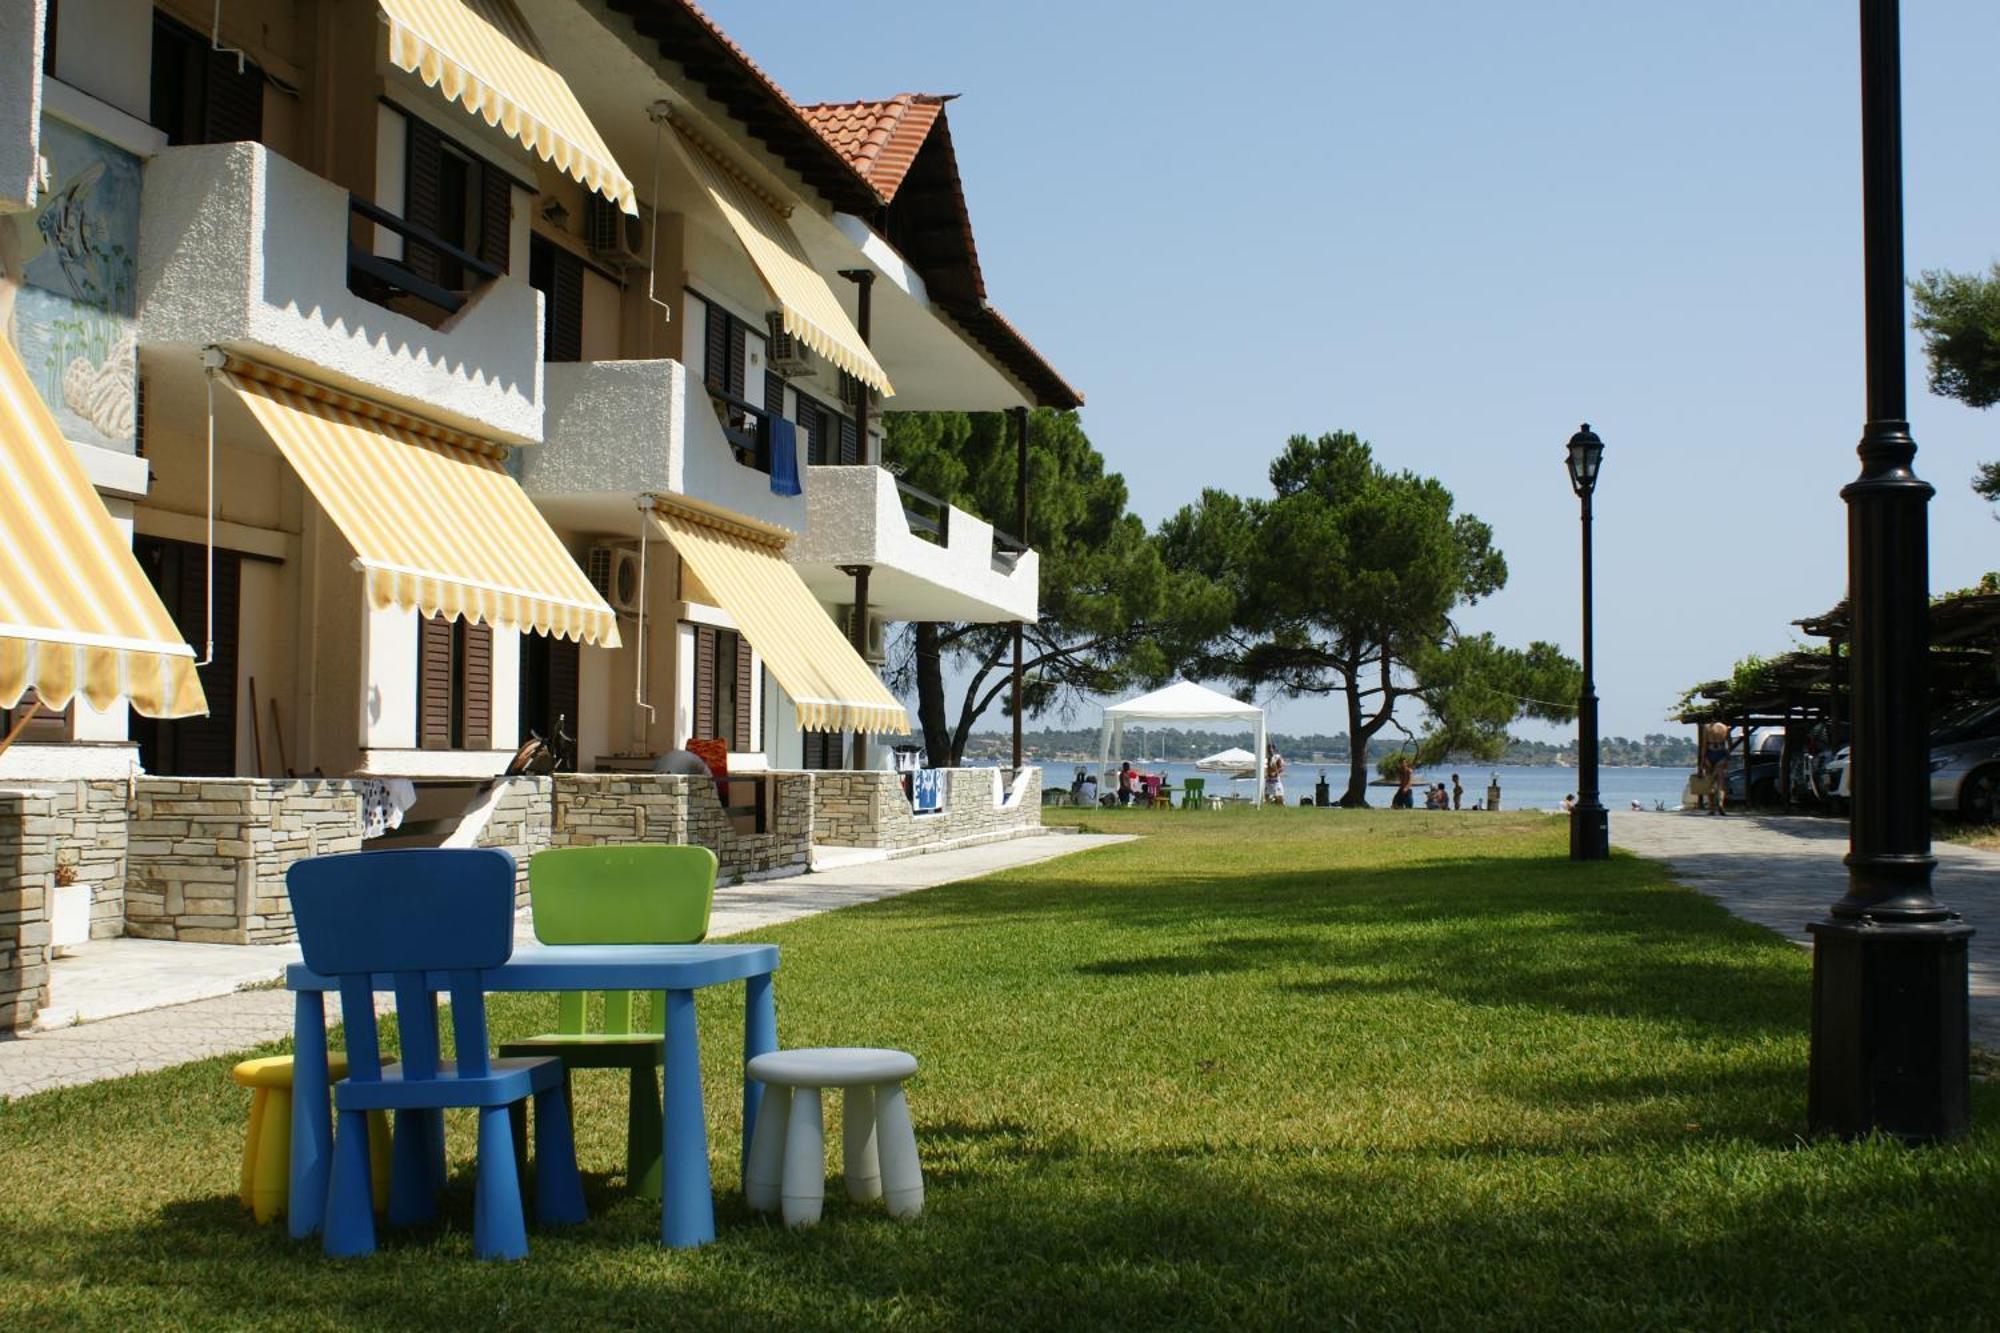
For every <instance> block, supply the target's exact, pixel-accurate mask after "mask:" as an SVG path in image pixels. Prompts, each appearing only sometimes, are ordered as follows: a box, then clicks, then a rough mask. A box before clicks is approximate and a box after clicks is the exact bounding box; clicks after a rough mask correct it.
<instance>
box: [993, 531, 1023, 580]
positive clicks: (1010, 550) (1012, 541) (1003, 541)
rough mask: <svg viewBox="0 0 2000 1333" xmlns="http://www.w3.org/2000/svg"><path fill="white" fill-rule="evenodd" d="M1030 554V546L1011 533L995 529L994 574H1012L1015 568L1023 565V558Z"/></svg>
mask: <svg viewBox="0 0 2000 1333" xmlns="http://www.w3.org/2000/svg"><path fill="white" fill-rule="evenodd" d="M1027 553H1028V544H1027V543H1026V542H1024V541H1022V540H1021V539H1020V538H1019V537H1016V536H1015V535H1014V534H1012V533H1011V532H1002V531H1000V529H998V528H995V529H993V572H994V573H995V574H1012V573H1013V572H1014V567H1015V566H1016V565H1018V564H1020V563H1021V557H1022V556H1024V555H1026V554H1027Z"/></svg>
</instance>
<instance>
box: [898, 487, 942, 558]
mask: <svg viewBox="0 0 2000 1333" xmlns="http://www.w3.org/2000/svg"><path fill="white" fill-rule="evenodd" d="M896 492H897V494H899V495H901V496H902V498H903V521H904V522H905V523H907V524H909V527H910V531H911V532H912V533H913V534H915V535H916V536H918V537H921V538H922V539H923V540H925V541H927V542H933V543H935V544H936V545H939V546H949V545H951V506H950V505H948V504H946V503H945V502H944V501H943V500H940V499H938V498H937V497H936V496H935V495H932V494H931V493H930V492H929V491H923V490H918V489H917V488H916V487H915V486H912V485H910V483H909V482H907V481H904V480H903V479H902V478H901V477H898V478H896Z"/></svg>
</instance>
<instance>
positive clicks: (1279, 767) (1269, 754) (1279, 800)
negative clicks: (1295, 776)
mask: <svg viewBox="0 0 2000 1333" xmlns="http://www.w3.org/2000/svg"><path fill="white" fill-rule="evenodd" d="M1264 799H1265V801H1267V802H1269V803H1270V804H1272V805H1283V804H1284V803H1285V756H1283V755H1281V754H1279V753H1278V747H1277V746H1276V745H1271V744H1266V745H1265V746H1264Z"/></svg>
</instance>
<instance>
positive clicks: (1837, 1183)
mask: <svg viewBox="0 0 2000 1333" xmlns="http://www.w3.org/2000/svg"><path fill="white" fill-rule="evenodd" d="M1063 813H1064V816H1065V818H1070V817H1074V818H1075V819H1077V820H1078V821H1079V822H1082V823H1084V824H1086V825H1089V826H1093V827H1098V828H1105V829H1112V830H1116V831H1139V832H1144V833H1145V834H1146V835H1147V836H1146V838H1145V839H1144V840H1143V841H1140V842H1135V843H1128V844H1124V845H1121V846H1117V847H1111V848H1106V849H1103V850H1099V851H1094V852H1089V853H1085V854H1082V855H1078V856H1073V857H1069V858H1065V859H1063V860H1059V861H1054V862H1049V863H1045V864H1042V865H1038V866H1033V867H1028V868H1024V869H1021V870H1018V871H1014V872H1011V873H1008V874H1005V875H1001V876H997V877H994V878H991V879H987V880H983V881H979V882H975V883H969V884H962V885H956V886H952V887H948V888H944V889H937V890H932V891H929V892H926V893H921V894H916V895H912V896H909V897H905V898H900V899H895V900H891V901H888V902H884V903H879V904H874V905H871V906H868V907H863V908H857V909H852V910H849V911H844V912H839V913H835V914H832V915H829V916H823V917H819V918H815V919H812V920H808V921H803V922H799V923H795V924H793V925H790V926H787V927H783V928H781V929H777V930H772V931H769V932H766V933H764V934H763V936H762V937H765V938H770V939H772V940H775V941H777V942H778V943H780V944H782V945H783V946H784V950H785V955H784V956H785V965H784V970H783V971H782V972H781V973H780V974H779V981H778V1003H779V1022H780V1031H781V1033H782V1034H783V1037H784V1040H785V1042H786V1043H787V1044H788V1045H806V1044H818V1043H832V1042H841V1041H865V1042H873V1043H880V1044H886V1045H896V1046H902V1047H905V1048H908V1049H910V1050H913V1051H915V1052H917V1053H918V1055H919V1056H920V1057H921V1059H922V1060H923V1072H922V1073H921V1075H920V1076H919V1077H918V1079H917V1080H916V1081H915V1082H914V1083H913V1084H912V1086H911V1103H912V1108H913V1110H914V1113H915V1116H916V1120H917V1129H918V1137H919V1142H920V1145H921V1147H922V1150H923V1153H924V1160H925V1168H926V1172H927V1183H928V1187H929V1195H928V1200H927V1210H926V1212H925V1214H924V1216H923V1217H922V1218H921V1219H919V1220H918V1221H916V1222H915V1223H912V1224H908V1225H897V1224H894V1223H890V1222H888V1221H887V1220H886V1219H885V1218H883V1217H882V1216H881V1215H880V1214H879V1213H878V1212H876V1211H873V1210H871V1209H866V1208H859V1207H855V1206H853V1205H849V1204H848V1203H847V1202H846V1201H845V1199H844V1196H840V1195H839V1193H838V1186H837V1184H836V1186H835V1189H834V1196H833V1197H830V1198H829V1202H828V1209H827V1216H826V1218H825V1220H824V1221H823V1222H822V1223H821V1225H820V1227H819V1228H818V1229H817V1230H815V1231H811V1232H807V1233H802V1234H791V1233H788V1232H786V1231H784V1230H783V1229H781V1228H780V1227H778V1226H776V1225H774V1224H771V1223H768V1222H765V1221H763V1220H760V1219H757V1218H755V1217H753V1216H751V1215H749V1214H748V1213H746V1212H745V1210H744V1209H743V1207H742V1204H741V1200H740V1195H738V1194H737V1193H736V1187H737V1168H736V1150H735V1144H736V1139H735V1135H736V1131H737V1108H736V1105H735V1100H736V1087H735V1085H734V1083H733V1081H732V1080H733V1078H734V1077H735V1071H736V1068H737V1065H736V1060H737V1058H738V1054H737V1045H736V1043H737V1040H738V1031H739V1029H738V1023H739V1021H740V999H739V996H738V995H737V994H735V993H731V994H727V995H723V994H716V995H708V994H704V996H703V998H702V1001H701V1017H702V1028H703V1041H704V1062H705V1068H706V1071H707V1078H708V1111H709V1126H710V1136H711V1142H712V1146H713V1150H714V1151H713V1160H714V1168H715V1177H716V1185H717V1189H718V1197H719V1204H718V1225H719V1230H720V1239H719V1240H718V1242H717V1243H716V1244H714V1245H712V1246H710V1247H707V1248H705V1249H703V1250H701V1251H698V1252H692V1253H686V1252H683V1253H666V1252H662V1251H660V1250H659V1249H658V1248H656V1247H655V1246H654V1245H653V1244H652V1243H651V1240H652V1237H653V1236H654V1235H655V1234H656V1227H657V1215H656V1214H655V1213H654V1212H652V1211H651V1210H649V1209H647V1208H646V1207H644V1206H642V1205H640V1204H637V1203H635V1202H633V1201H631V1200H628V1199H625V1198H623V1197H622V1196H621V1194H620V1193H619V1188H618V1187H619V1185H620V1181H619V1179H618V1173H619V1170H620V1165H621V1162H622V1156H621V1154H622V1133H623V1111H622V1092H621V1091H620V1090H619V1089H618V1087H617V1086H616V1085H615V1084H614V1083H613V1082H611V1081H610V1079H609V1078H608V1077H604V1078H600V1077H595V1076H579V1081H578V1088H579V1098H578V1100H579V1110H578V1117H579V1137H580V1140H581V1152H582V1155H583V1162H584V1169H585V1172H586V1175H587V1178H588V1184H589V1188H590V1195H591V1204H592V1208H593V1217H592V1220H591V1221H590V1222H589V1223H588V1224H587V1225H585V1226H583V1227H581V1228H578V1229H575V1230H571V1231H564V1232H554V1231H546V1232H545V1231H535V1232H533V1233H532V1234H531V1244H532V1246H533V1251H534V1252H533V1256H532V1257H531V1258H530V1259H529V1260H528V1262H527V1263H525V1264H522V1265H513V1266H495V1265H483V1264H479V1263H476V1262H474V1261H473V1260H472V1259H471V1258H470V1255H469V1250H470V1239H469V1226H470V1220H469V1219H470V1200H469V1189H468V1188H467V1183H468V1175H467V1173H468V1171H469V1162H468V1161H467V1160H465V1158H464V1156H463V1153H464V1152H465V1151H466V1150H467V1149H468V1147H469V1137H470V1136H469V1134H467V1133H465V1132H463V1130H462V1127H459V1126H454V1132H453V1147H454V1151H455V1152H456V1153H458V1154H460V1156H459V1157H458V1159H457V1161H456V1169H457V1172H458V1177H457V1179H458V1187H457V1188H456V1189H455V1191H454V1192H453V1194H452V1195H451V1196H450V1198H449V1199H448V1202H447V1220H446V1223H445V1225H444V1226H442V1227H440V1228H438V1229H435V1230H430V1231H425V1232H419V1233H415V1234H393V1233H392V1234H390V1235H388V1237H387V1239H386V1243H385V1247H384V1251H383V1253H381V1254H380V1255H378V1256H377V1257H375V1258H374V1259H372V1260H369V1261H366V1262H358V1263H334V1262H329V1261H327V1260H325V1259H323V1258H322V1257H321V1256H320V1255H319V1253H318V1251H317V1248H316V1247H313V1246H305V1245H294V1244H292V1243H291V1242H289V1241H288V1240H287V1239H286V1238H285V1236H284V1233H283V1229H282V1228H258V1227H256V1226H254V1225H252V1224H251V1222H250V1221H249V1220H248V1218H247V1217H246V1216H245V1215H244V1214H242V1213H241V1212H240V1211H239V1210H238V1208H237V1206H236V1204H235V1202H234V1200H233V1197H232V1195H233V1190H234V1171H235V1163H236V1153H237V1150H238V1147H239V1144H240V1137H239V1136H240V1135H241V1133H242V1130H243V1124H244V1119H245V1111H246V1102H245V1097H244V1094H242V1093H241V1092H240V1091H239V1090H237V1089H235V1088H233V1087H231V1086H229V1085H228V1083H227V1081H226V1079H225V1077H224V1073H225V1069H226V1064H227V1062H225V1061H218V1060H210V1061H204V1062H201V1063H198V1064H194V1065H189V1066H185V1067H182V1068H180V1069H176V1070H170V1071H164V1072H161V1073H157V1074H151V1075H145V1076H141V1077H137V1078H132V1079H127V1080H123V1081H120V1082H117V1083H111V1084H102V1085H97V1086H93V1087H86V1088H79V1089H73V1090H68V1091H63V1092H57V1093H51V1094H46V1095H44V1096H40V1097H35V1098H30V1099H27V1100H24V1101H21V1102H17V1103H13V1104H11V1105H0V1255H4V1256H5V1258H4V1260H0V1322H4V1324H5V1326H6V1327H7V1328H9V1329H16V1328H36V1327H45V1326H46V1327H53V1326H63V1327H108V1328H121V1329H122V1328H130V1327H134V1326H138V1325H147V1326H166V1327H203V1328H206V1327H232V1326H235V1327H250V1326H258V1325H277V1324H283V1325H284V1326H286V1327H293V1328H311V1327H326V1328H335V1327H338V1328H343V1329H371V1328H385V1329H386V1328H415V1327H443V1326H457V1327H463V1328H468V1329H469V1328H481V1329H484V1328H533V1329H550V1328H563V1327H582V1326H598V1327H612V1328H620V1327H640V1326H646V1327H653V1326H676V1327H679V1326H685V1327H691V1328H703V1327H713V1328H725V1327H727V1328H740V1327H756V1328H761V1329H794V1328H822V1327H852V1326H863V1325H865V1326H900V1327H912V1328H954V1329H955V1328H961V1327H995V1328H998V1327H1006V1328H1021V1327H1044V1326H1096V1327H1117V1326H1122V1327H1155V1326H1163V1325H1171V1326H1178V1327H1198V1326H1211V1327H1212V1326H1231V1327H1241V1328H1262V1327H1272V1326H1294V1327H1304V1326H1310V1327H1315V1328H1320V1327H1327V1326H1338V1325H1343V1324H1354V1325H1365V1326H1370V1327H1383V1328H1412V1327H1458V1326H1465V1327H1472V1326H1480V1327H1506V1326H1514V1327H1529V1326H1538V1327H1570V1326H1578V1327H1616V1328H1619V1329H1621V1330H1630V1329H1646V1328H1665V1327H1695V1326H1699V1327H1732V1326H1734V1327H1749V1326H1769V1325H1773V1324H1797V1325H1827V1326H1844V1327H1856V1328H1859V1327H1871V1326H1887V1325H1894V1324H1915V1325H1932V1326H1938V1327H1974V1326H1980V1325H1987V1324H1990V1323H1992V1322H1993V1321H1994V1319H1995V1317H1996V1316H1995V1311H1996V1310H2000V1271H1996V1267H1995V1265H1994V1264H1993V1262H1992V1259H1993V1256H1994V1255H1995V1254H2000V1133H1996V1131H1995V1130H1994V1129H1992V1128H1991V1126H1992V1124H1993V1122H1994V1121H1995V1118H1996V1114H1997V1113H2000V1099H1996V1097H1995V1095H1994V1090H1993V1089H1992V1088H1991V1087H1989V1086H1985V1085H1982V1086H1980V1087H1979V1088H1977V1089H1976V1090H1975V1114H1976V1122H1977V1124H1978V1125H1979V1126H1980V1128H1979V1129H1978V1130H1977V1131H1976V1132H1975V1134H1974V1135H1973V1137H1972V1138H1971V1139H1970V1140H1968V1141H1967V1142H1964V1143H1961V1144H1957V1145H1954V1146H1951V1147H1946V1148H1941V1149H1930V1150H1922V1151H1911V1150H1905V1149H1902V1148H1898V1147H1895V1146H1893V1145H1890V1144H1886V1143H1879V1142H1867V1143H1858V1144H1838V1143H1826V1142H1815V1143H1807V1142H1802V1141H1801V1140H1800V1138H1799V1133H1800V1131H1801V1128H1802V1126H1803V1124H1804V1116H1805V1107H1804V1089H1805V1062H1806V1040H1805V1035H1804V1034H1805V1029H1806V1023H1807V984H1808V975H1809V974H1808V967H1807V959H1806V957H1805V955H1804V954H1803V953H1801V952H1800V951H1799V950H1797V949H1796V948H1795V947H1793V946H1792V945H1789V944H1787V943H1784V942H1783V941H1781V940H1779V939H1777V938H1776V937H1774V936H1772V935H1770V934H1768V933H1766V932H1764V931H1761V930H1758V929H1756V928H1753V927H1750V926H1747V925H1744V924H1742V923H1740V922H1737V921H1735V920H1734V919H1733V918H1731V917H1729V916H1727V915H1726V914H1724V913H1723V912H1722V911H1720V910H1719V909H1718V908H1716V907H1714V906H1713V905H1711V904H1710V903H1709V902H1708V901H1707V900H1706V899H1703V898H1701V897H1699V896H1697V895H1695V894H1693V893H1690V892H1687V891H1684V890H1682V889H1679V888H1677V887H1675V886H1673V885H1672V884H1670V883H1668V882H1667V881H1666V880H1665V879H1664V878H1663V876H1662V874H1661V873H1660V872H1659V871H1658V870H1656V869H1655V868H1653V867H1652V866H1651V865H1649V864H1647V863H1645V862H1641V861H1637V860H1634V859H1631V858H1627V857H1619V858H1616V859H1614V860H1612V861H1611V862H1609V863H1606V864H1602V865H1596V866H1573V865H1571V864H1569V863H1568V862H1567V861H1566V860H1564V859H1563V854H1562V853H1563V836H1564V832H1563V826H1562V825H1561V823H1560V822H1559V821H1556V820H1552V819H1547V818H1544V817H1541V816H1534V815H1522V816H1515V815H1494V816H1489V815H1479V816H1469V815H1457V816H1450V815H1437V816H1433V815H1425V814H1401V815H1388V814H1370V813H1347V812H1342V813H1337V814H1328V813H1326V812H1314V811H1299V810H1287V811H1273V812H1256V811H1241V812H1222V813H1216V814H1206V813H1204V814H1194V815H1184V814H1180V813H1178V812H1143V813H1140V812H1133V813H1122V814H1121V813H1109V814H1107V813H1099V812H1094V811H1093V812H1068V811H1065V812H1063ZM550 1008H551V1006H550V1005H549V1003H548V1002H547V1001H544V1000H538V999H536V998H534V997H509V998H506V999H501V1000H496V1001H495V1003H494V1006H493V1009H494V1014H495V1019H496V1028H497V1029H498V1032H499V1033H500V1034H501V1035H511V1034H513V1033H519V1032H525V1031H527V1030H529V1029H531V1028H533V1027H535V1026H537V1025H538V1024H539V1023H540V1022H541V1021H542V1020H544V1019H545V1018H546V1017H547V1016H548V1012H547V1011H548V1010H549V1009H550ZM829 1131H830V1132H829V1135H828V1138H829V1149H830V1153H831V1154H832V1155H833V1156H834V1157H835V1158H836V1159H837V1156H838V1146H837V1145H838V1143H839V1135H838V1131H837V1127H835V1126H834V1125H832V1124H831V1123H830V1124H829ZM835 1165H836V1166H837V1162H836V1164H835Z"/></svg>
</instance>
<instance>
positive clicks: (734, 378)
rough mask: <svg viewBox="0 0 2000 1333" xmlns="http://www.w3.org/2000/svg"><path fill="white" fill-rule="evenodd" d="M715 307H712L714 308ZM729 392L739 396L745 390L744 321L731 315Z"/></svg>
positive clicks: (741, 395) (740, 396)
mask: <svg viewBox="0 0 2000 1333" xmlns="http://www.w3.org/2000/svg"><path fill="white" fill-rule="evenodd" d="M713 308H714V307H712V306H711V307H710V309H713ZM729 392H731V393H733V394H735V395H736V396H737V397H738V398H742V397H744V396H745V395H744V392H743V321H741V320H739V319H737V318H736V317H735V316H733V315H732V316H730V317H729Z"/></svg>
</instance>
